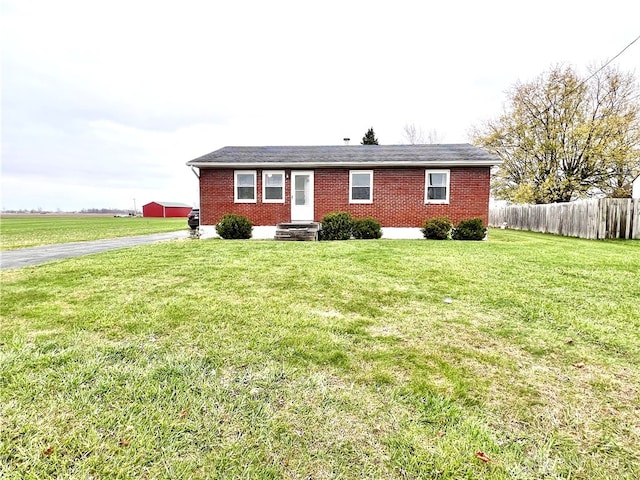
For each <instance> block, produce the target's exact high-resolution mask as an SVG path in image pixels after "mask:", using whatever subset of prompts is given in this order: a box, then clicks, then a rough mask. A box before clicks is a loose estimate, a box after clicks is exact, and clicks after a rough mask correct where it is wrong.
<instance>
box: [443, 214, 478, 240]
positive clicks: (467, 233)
mask: <svg viewBox="0 0 640 480" xmlns="http://www.w3.org/2000/svg"><path fill="white" fill-rule="evenodd" d="M486 234H487V229H486V227H485V226H484V225H483V224H482V219H481V218H472V219H470V220H462V221H461V222H460V223H459V224H458V226H457V227H456V228H454V229H453V233H452V234H451V238H453V239H454V240H482V239H483V238H484V237H485V235H486Z"/></svg>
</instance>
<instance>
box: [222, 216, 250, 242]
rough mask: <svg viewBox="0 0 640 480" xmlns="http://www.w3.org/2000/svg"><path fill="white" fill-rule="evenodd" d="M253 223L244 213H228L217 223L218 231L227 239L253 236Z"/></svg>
mask: <svg viewBox="0 0 640 480" xmlns="http://www.w3.org/2000/svg"><path fill="white" fill-rule="evenodd" d="M252 230H253V224H252V223H251V221H250V220H249V219H248V218H247V217H244V216H242V215H235V214H233V213H227V214H226V215H223V216H222V218H221V219H220V221H219V222H218V224H217V225H216V233H217V234H218V235H220V236H221V237H222V238H224V239H227V240H242V239H247V238H251V231H252Z"/></svg>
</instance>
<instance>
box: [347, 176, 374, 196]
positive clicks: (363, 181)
mask: <svg viewBox="0 0 640 480" xmlns="http://www.w3.org/2000/svg"><path fill="white" fill-rule="evenodd" d="M349 203H373V170H350V171H349Z"/></svg>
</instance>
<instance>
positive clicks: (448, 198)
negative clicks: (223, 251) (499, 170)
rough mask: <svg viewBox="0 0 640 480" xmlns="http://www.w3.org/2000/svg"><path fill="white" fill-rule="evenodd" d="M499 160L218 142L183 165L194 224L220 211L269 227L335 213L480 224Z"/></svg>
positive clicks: (464, 152)
mask: <svg viewBox="0 0 640 480" xmlns="http://www.w3.org/2000/svg"><path fill="white" fill-rule="evenodd" d="M499 163H500V160H499V159H498V158H497V157H495V156H493V155H491V154H489V153H487V152H485V151H484V150H481V149H479V148H477V147H474V146H472V145H469V144H453V145H340V146H283V147H277V146H272V147H224V148H221V149H219V150H216V151H214V152H211V153H208V154H206V155H203V156H201V157H199V158H196V159H194V160H191V161H189V162H187V165H188V166H190V167H192V168H193V167H196V168H198V169H199V174H198V176H199V179H200V182H199V183H200V223H201V225H215V224H216V223H217V222H218V220H219V219H220V217H221V216H222V215H224V214H226V213H235V214H239V215H245V216H246V217H248V218H249V219H250V220H251V221H252V222H253V224H254V225H256V226H260V225H268V226H275V225H277V224H280V223H286V222H319V221H321V219H322V217H323V216H324V215H326V214H328V213H331V212H337V211H342V212H348V213H350V214H351V215H352V216H354V217H373V218H374V219H376V220H377V221H379V222H380V223H381V224H382V226H383V227H414V228H415V227H420V226H421V225H422V223H423V222H424V221H425V220H426V219H429V218H434V217H440V216H447V217H449V218H450V219H451V220H452V221H453V222H454V223H457V222H459V221H460V220H465V219H468V218H473V217H480V218H482V220H483V221H484V223H485V224H487V223H488V216H489V177H490V169H491V167H492V166H494V165H498V164H499Z"/></svg>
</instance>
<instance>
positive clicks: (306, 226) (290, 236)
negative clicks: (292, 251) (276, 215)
mask: <svg viewBox="0 0 640 480" xmlns="http://www.w3.org/2000/svg"><path fill="white" fill-rule="evenodd" d="M321 229H322V224H320V223H317V222H309V223H279V224H278V225H277V226H276V236H275V237H273V238H274V240H286V241H316V240H318V232H320V230H321Z"/></svg>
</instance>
